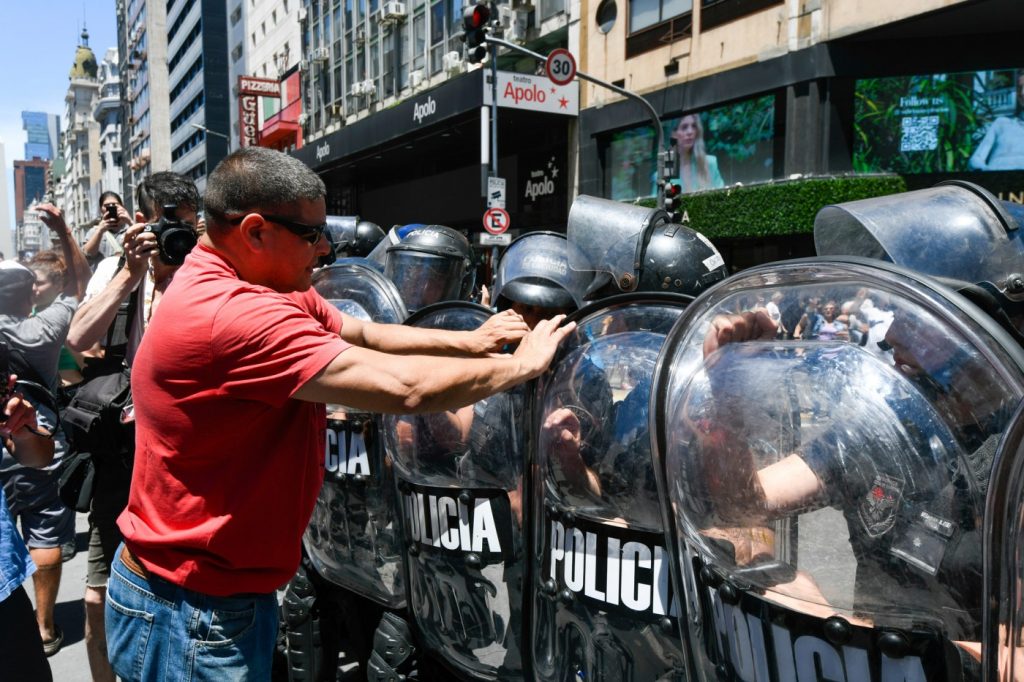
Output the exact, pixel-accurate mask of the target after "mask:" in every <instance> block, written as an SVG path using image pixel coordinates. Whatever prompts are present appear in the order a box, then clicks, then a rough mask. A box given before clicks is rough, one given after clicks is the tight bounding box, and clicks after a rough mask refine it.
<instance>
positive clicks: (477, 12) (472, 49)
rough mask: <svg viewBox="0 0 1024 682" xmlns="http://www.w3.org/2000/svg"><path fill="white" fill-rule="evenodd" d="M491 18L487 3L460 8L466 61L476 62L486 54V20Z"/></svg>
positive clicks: (481, 59)
mask: <svg viewBox="0 0 1024 682" xmlns="http://www.w3.org/2000/svg"><path fill="white" fill-rule="evenodd" d="M490 20H491V10H490V8H488V7H487V5H470V6H469V7H467V8H465V9H464V10H462V30H463V34H462V39H463V40H464V41H466V61H468V62H473V63H478V62H482V61H483V60H484V57H486V56H487V44H486V43H485V41H484V38H485V37H486V35H487V32H486V28H487V22H488V21H490Z"/></svg>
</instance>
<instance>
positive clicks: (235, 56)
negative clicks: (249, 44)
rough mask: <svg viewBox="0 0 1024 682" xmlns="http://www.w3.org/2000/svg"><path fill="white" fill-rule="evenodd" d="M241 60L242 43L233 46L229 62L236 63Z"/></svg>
mask: <svg viewBox="0 0 1024 682" xmlns="http://www.w3.org/2000/svg"><path fill="white" fill-rule="evenodd" d="M241 58H242V43H238V44H237V45H235V49H233V50H231V61H233V62H237V61H238V60H239V59H241Z"/></svg>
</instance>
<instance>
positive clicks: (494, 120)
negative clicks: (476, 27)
mask: <svg viewBox="0 0 1024 682" xmlns="http://www.w3.org/2000/svg"><path fill="white" fill-rule="evenodd" d="M491 177H492V178H496V177H498V46H497V45H491ZM487 202H488V203H489V202H490V196H488V197H487ZM497 273H498V247H497V245H495V246H492V247H491V289H492V290H493V289H494V277H495V276H496V275H497Z"/></svg>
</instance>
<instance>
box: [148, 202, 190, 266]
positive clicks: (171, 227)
mask: <svg viewBox="0 0 1024 682" xmlns="http://www.w3.org/2000/svg"><path fill="white" fill-rule="evenodd" d="M177 212H178V207H177V206H174V205H168V206H164V215H163V217H162V218H160V220H159V221H157V222H155V223H150V224H149V225H146V232H152V233H153V234H155V235H156V243H157V245H158V246H159V247H160V260H161V261H163V262H164V263H165V264H167V265H181V264H182V263H184V262H185V256H187V255H188V253H189V251H191V250H192V247H194V246H195V245H196V244H197V243H198V242H199V233H198V232H196V228H195V227H193V226H192V225H189V224H188V223H186V222H184V221H182V220H179V219H178V216H177Z"/></svg>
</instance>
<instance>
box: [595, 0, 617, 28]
mask: <svg viewBox="0 0 1024 682" xmlns="http://www.w3.org/2000/svg"><path fill="white" fill-rule="evenodd" d="M618 14H619V9H618V7H617V6H616V4H615V0H602V2H601V4H600V5H598V6H597V15H596V17H595V19H596V20H597V30H598V31H600V32H601V33H608V31H611V30H612V27H613V26H615V19H616V18H617V16H618Z"/></svg>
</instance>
